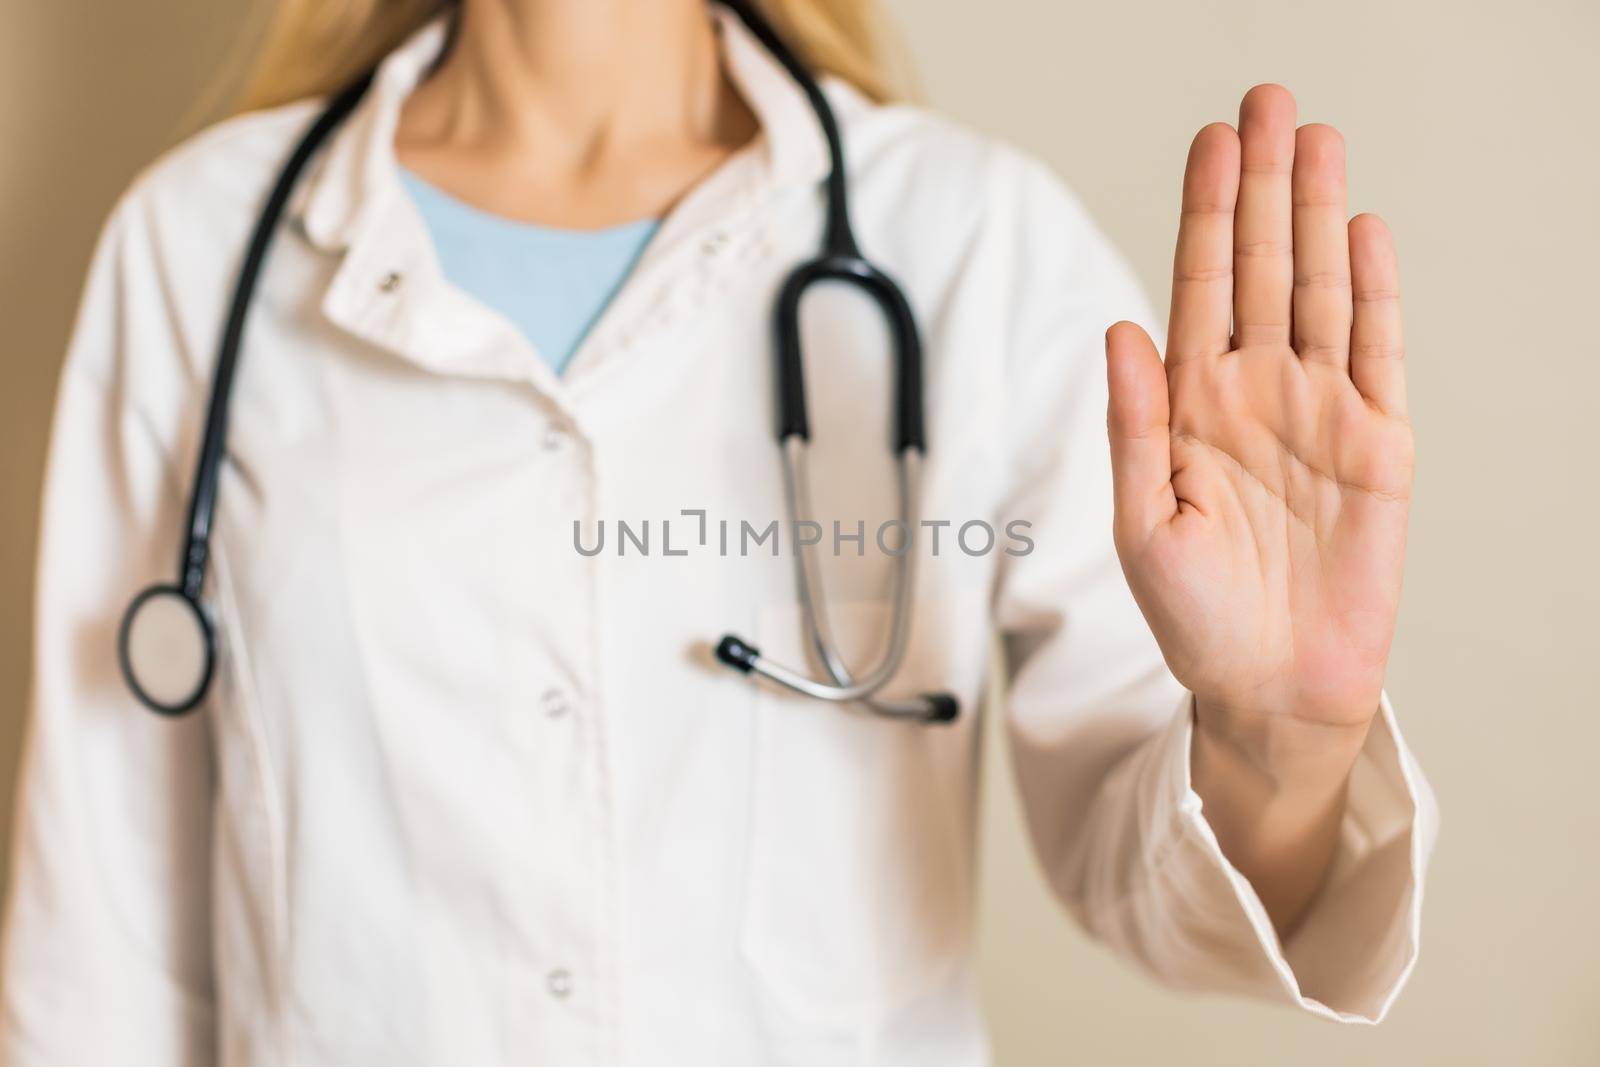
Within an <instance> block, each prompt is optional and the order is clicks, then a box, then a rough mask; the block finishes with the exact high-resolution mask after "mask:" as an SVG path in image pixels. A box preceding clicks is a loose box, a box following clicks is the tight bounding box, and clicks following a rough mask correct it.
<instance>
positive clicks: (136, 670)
mask: <svg viewBox="0 0 1600 1067" xmlns="http://www.w3.org/2000/svg"><path fill="white" fill-rule="evenodd" d="M718 2H720V3H722V4H723V5H724V6H725V7H727V8H728V9H729V10H730V11H732V12H733V13H734V14H735V15H736V16H738V18H739V20H740V21H741V22H743V23H744V24H745V26H746V27H748V28H749V30H750V32H751V34H752V35H753V36H754V37H755V38H756V39H757V40H758V41H760V42H761V44H762V46H763V47H764V48H766V49H767V51H769V52H770V53H771V54H772V56H773V58H775V59H776V60H777V61H778V62H779V63H780V64H781V65H782V66H783V67H784V69H785V70H787V71H788V73H789V75H790V77H792V78H793V79H794V80H795V82H796V83H798V84H799V86H800V88H801V89H803V90H804V91H805V94H806V98H807V100H808V101H809V102H810V104H811V108H812V110H813V111H814V112H815V113H816V117H817V123H818V125H820V126H821V128H822V132H823V135H824V136H825V137H826V139H827V142H828V156H829V164H830V169H829V171H828V178H827V184H826V190H827V215H826V220H827V221H826V224H825V226H824V229H823V239H822V252H821V254H820V255H818V256H817V257H816V258H814V259H811V260H807V261H806V262H804V263H802V264H800V265H799V266H798V267H796V268H795V269H794V270H793V271H792V272H791V273H790V274H789V276H788V278H787V280H785V282H784V284H783V288H782V290H781V291H780V292H779V295H778V304H777V308H776V315H775V325H776V327H777V330H776V337H775V341H776V348H777V357H778V360H777V370H778V373H777V384H778V444H779V447H780V449H781V451H782V455H783V472H784V495H785V504H786V506H787V508H788V511H789V517H790V519H791V528H793V526H794V525H795V524H798V523H799V522H800V521H801V517H802V516H808V515H810V514H811V494H810V483H809V479H808V476H807V469H806V451H807V448H808V446H809V442H810V437H811V431H810V427H809V424H808V422H807V418H806V398H805V375H804V369H803V367H802V359H801V351H800V298H801V297H802V296H803V295H804V293H805V291H806V290H807V289H808V288H810V287H811V286H812V285H813V284H814V283H816V282H819V281H834V282H842V283H844V284H846V285H849V286H852V287H854V288H855V289H857V290H860V291H861V292H864V293H865V294H867V295H868V296H870V297H871V298H872V299H873V301H874V302H875V303H876V304H877V305H878V307H879V309H880V310H881V311H882V312H883V314H884V315H885V316H886V317H887V318H888V320H889V325H890V330H891V335H892V338H893V342H894V349H895V361H896V384H895V389H896V395H895V406H894V442H893V444H894V451H895V457H896V465H897V480H898V487H899V498H900V517H899V522H900V524H901V530H902V531H903V534H904V536H905V538H906V539H907V541H906V543H905V544H903V545H902V546H901V549H902V550H901V551H900V552H898V553H897V554H896V555H895V557H894V558H895V562H894V565H893V569H892V572H891V575H890V583H891V590H892V609H891V610H892V614H891V618H890V623H889V636H888V642H887V644H886V645H885V647H884V649H883V652H882V653H881V655H880V656H879V658H878V661H877V663H876V664H874V665H873V666H872V667H871V668H870V669H869V670H866V671H864V672H861V673H860V674H857V673H855V672H853V671H852V670H851V669H850V668H849V666H848V665H847V664H846V663H845V661H844V658H843V656H842V655H841V654H840V652H839V649H838V645H837V644H836V642H835V641H834V638H833V633H832V630H831V628H830V627H829V625H828V613H827V604H826V594H825V591H824V589H823V584H822V576H821V573H820V571H819V569H818V567H817V566H816V559H815V557H814V555H813V553H812V550H813V548H814V545H811V544H805V543H801V544H797V545H796V548H795V577H796V583H797V585H798V587H799V594H800V607H801V615H802V617H803V619H804V623H805V627H806V631H807V634H808V637H809V642H810V646H811V651H812V652H813V653H815V655H816V657H817V659H818V660H819V661H820V663H821V664H822V666H823V669H824V670H825V671H826V672H827V677H826V679H818V678H814V677H812V676H811V675H809V674H807V673H806V672H804V671H798V670H794V669H792V668H789V667H785V666H783V665H782V664H779V663H777V662H775V661H773V660H771V659H768V658H767V657H765V656H763V655H762V654H761V652H760V650H758V649H756V648H755V647H753V646H752V645H750V644H748V643H746V642H745V641H743V640H741V639H740V638H738V637H736V636H734V635H732V634H728V635H727V636H725V637H723V638H722V640H721V641H720V642H719V643H718V644H717V648H716V655H717V658H718V659H719V660H720V661H722V662H723V663H725V664H727V665H728V666H729V667H732V668H734V669H735V670H738V671H741V672H744V673H747V674H748V673H750V672H752V671H753V672H755V673H756V674H759V675H761V676H762V677H764V678H767V679H770V680H771V681H773V682H775V683H776V684H778V685H780V686H783V687H784V688H786V689H789V690H792V691H794V692H796V693H800V694H802V695H804V696H808V697H814V698H816V699H818V700H828V701H834V702H839V703H848V704H855V705H858V706H860V707H863V708H866V709H868V710H870V711H872V712H875V713H877V714H880V715H885V716H890V717H894V718H902V719H910V720H915V721H922V722H949V721H951V720H953V719H954V718H955V717H956V715H957V713H958V711H959V705H958V704H957V702H956V699H955V698H954V697H952V696H950V695H949V694H947V693H927V694H923V695H921V696H918V697H913V698H909V699H903V700H886V699H880V698H878V697H877V696H876V694H877V693H878V692H879V691H880V690H881V689H882V688H883V687H884V686H885V685H886V684H888V682H889V680H890V679H891V678H893V677H894V675H895V673H896V672H897V671H898V670H899V668H900V665H901V664H902V662H904V660H905V655H906V645H907V640H908V638H909V626H910V618H911V587H912V581H913V566H912V557H913V555H914V553H913V552H912V550H911V544H910V539H911V538H912V535H913V532H914V531H915V530H916V529H917V517H918V511H917V505H918V500H917V489H918V486H919V484H920V480H921V460H922V456H923V452H924V440H923V425H922V346H921V342H920V340H919V339H918V336H917V325H916V321H915V319H914V318H913V317H912V314H911V306H910V305H909V304H908V303H907V302H906V298H905V295H904V294H903V293H901V291H900V289H899V287H898V286H897V285H895V283H894V282H893V281H891V280H890V278H889V277H888V276H887V275H886V274H884V273H883V272H882V271H880V270H879V269H878V268H877V267H875V266H873V265H872V264H871V263H869V262H868V261H867V260H866V259H865V258H863V257H862V255H861V252H860V250H859V249H858V248H857V247H856V241H855V235H854V234H853V233H852V232H851V229H850V218H849V212H848V210H847V196H846V193H847V190H846V185H845V169H844V148H843V145H842V143H841V140H840V136H839V126H838V123H837V121H836V120H835V118H834V115H833V109H832V108H831V107H829V105H828V101H827V98H826V97H824V96H823V94H822V89H821V88H820V87H819V86H818V85H817V83H816V80H815V79H814V78H812V76H811V74H810V72H809V71H807V70H806V68H805V66H804V65H803V64H801V62H800V60H799V59H798V58H797V57H796V56H795V55H794V53H793V52H791V51H790V50H789V48H788V46H787V45H785V44H784V42H783V40H782V39H781V38H780V37H779V36H778V35H777V33H776V32H774V30H773V29H772V27H771V26H769V25H768V24H767V22H766V21H765V20H764V19H763V18H761V17H760V16H759V15H758V14H757V13H756V12H755V10H754V9H752V8H751V7H750V6H749V4H748V3H747V0H718ZM372 78H373V72H370V71H369V72H368V73H366V74H364V75H362V76H361V77H360V78H358V79H357V80H356V81H355V82H353V83H352V84H351V85H349V86H348V87H347V88H345V89H343V90H341V91H340V92H339V93H338V95H336V96H335V97H334V98H333V100H332V101H331V102H330V103H329V104H328V106H327V108H326V109H325V110H324V111H323V112H322V114H321V115H319V116H318V117H317V119H316V121H315V122H313V123H312V124H311V127H310V128H309V129H308V130H307V131H306V132H305V134H304V135H303V136H302V137H301V139H300V141H299V143H298V144H296V145H295V148H294V151H293V152H292V153H291V154H290V156H289V159H288V161H287V162H286V163H285V164H284V165H283V169H282V170H281V171H280V172H279V174H278V177H277V180H276V181H275V182H274V183H273V186H272V191H271V193H270V195H269V196H268V197H267V202H266V204H265V205H264V206H263V207H262V209H261V214H260V216H259V217H258V218H257V220H256V224H255V228H254V230H253V231H252V233H251V236H250V244H249V246H248V248H247V250H246V252H245V257H244V263H243V265H242V266H241V268H240V271H239V277H238V279H237V281H236V282H235V285H234V290H233V298H232V300H231V301H230V303H229V307H228V318H227V322H226V325H225V326H224V329H223V332H222V343H221V347H220V349H219V352H218V356H217V365H216V370H215V372H214V375H213V378H212V383H211V399H210V402H209V404H208V405H207V408H206V423H205V430H204V433H203V436H202V437H201V441H200V454H199V458H198V461H197V463H196V467H195V474H194V482H193V485H192V487H191V490H190V493H189V511H188V524H187V527H186V529H187V531H188V532H187V537H186V540H185V542H184V546H183V554H182V556H181V557H180V559H179V561H178V579H177V581H176V582H174V583H170V584H169V583H158V584H156V585H152V586H150V587H149V588H147V589H145V590H144V591H143V592H141V593H139V595H138V596H136V597H134V599H133V602H132V603H131V604H129V605H128V610H127V613H126V614H125V615H124V616H123V619H122V626H121V628H120V630H119V632H118V638H117V653H118V658H119V660H120V661H121V665H122V673H123V676H124V677H125V678H126V679H127V682H128V686H129V688H131V689H132V690H133V694H134V696H136V697H138V699H139V700H140V702H142V703H143V704H144V705H145V706H146V707H148V708H149V709H150V710H151V711H154V712H157V713H159V714H162V715H182V714H184V713H185V712H188V711H191V710H193V709H194V708H195V707H196V706H197V705H198V704H199V703H200V701H201V699H202V698H204V696H205V694H206V690H207V689H208V688H209V687H210V685H211V677H212V675H213V674H214V673H215V667H216V658H217V636H216V629H215V627H214V625H213V623H212V620H211V614H210V612H209V611H208V610H207V608H206V607H205V605H204V604H203V602H202V601H201V592H202V589H203V587H204V585H205V575H206V564H207V561H208V560H209V558H210V555H211V531H212V527H213V525H214V520H215V517H216V506H217V486H218V481H219V477H220V474H221V467H222V458H223V447H224V444H225V442H226V439H227V430H228V405H229V400H230V398H231V395H232V391H233V380H234V374H235V371H236V370H237V368H238V364H239V350H240V346H241V343H242V341H243V337H244V327H245V319H246V316H247V314H248V312H249V310H250V303H251V300H252V298H253V296H254V294H255V288H256V282H257V281H258V280H259V278H260V275H261V267H262V264H263V262H264V261H265V260H266V256H267V251H268V249H269V248H270V247H271V245H272V239H273V236H274V235H275V233H276V232H277V229H278V223H279V221H280V220H281V218H282V215H283V211H284V207H285V205H286V204H287V203H288V200H289V195H290V193H291V192H292V191H293V189H294V186H295V182H296V181H297V180H298V179H299V177H300V173H301V171H303V170H304V169H305V166H306V164H307V162H309V161H310V159H311V157H312V155H313V154H314V153H315V152H316V150H317V148H318V147H319V146H320V145H321V144H322V143H323V141H325V140H326V139H327V137H328V135H329V134H330V133H332V132H333V130H334V129H335V128H337V127H338V125H339V124H340V123H341V122H343V121H344V119H345V118H346V117H348V116H349V114H350V113H351V112H352V111H353V110H355V107H356V105H357V104H358V103H360V101H361V99H362V97H363V96H364V95H365V94H366V91H367V89H368V87H369V86H370V85H371V84H372ZM796 540H797V541H798V540H799V539H796Z"/></svg>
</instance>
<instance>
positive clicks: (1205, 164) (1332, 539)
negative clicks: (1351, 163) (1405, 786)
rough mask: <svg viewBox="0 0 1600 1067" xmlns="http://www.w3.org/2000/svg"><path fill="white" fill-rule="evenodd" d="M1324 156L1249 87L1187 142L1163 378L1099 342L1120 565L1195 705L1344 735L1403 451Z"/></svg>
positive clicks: (1392, 397) (1401, 527)
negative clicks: (1232, 115)
mask: <svg viewBox="0 0 1600 1067" xmlns="http://www.w3.org/2000/svg"><path fill="white" fill-rule="evenodd" d="M1344 171H1345V168H1344V144H1343V140H1342V139H1341V138H1340V136H1339V134H1338V132H1337V131H1335V130H1333V129H1332V128H1330V127H1326V126H1315V125H1313V126H1305V127H1302V128H1300V129H1299V130H1296V128H1295V103H1294V98H1293V97H1292V96H1290V95H1289V93H1288V92H1287V91H1286V90H1284V89H1283V88H1281V87H1279V86H1271V85H1267V86H1258V87H1257V88H1255V89H1252V90H1251V91H1250V92H1249V93H1248V94H1247V95H1246V96H1245V99H1244V102H1243V104H1242V106H1241V108H1240V118H1239V129H1238V131H1237V132H1236V131H1235V130H1234V129H1233V127H1231V126H1228V125H1226V124H1223V123H1217V124H1214V125H1211V126H1207V127H1206V128H1205V129H1203V130H1201V131H1200V133H1199V134H1198V135H1197V136H1196V137H1195V140H1194V144H1193V147H1192V148H1191V149H1190V153H1189V162H1188V169H1187V171H1186V173H1185V175H1184V183H1183V214H1182V221H1181V224H1180V227H1179V232H1178V248H1177V255H1176V257H1175V267H1174V272H1173V295H1172V315H1171V321H1170V326H1169V330H1168V346H1167V357H1166V361H1165V365H1164V366H1163V363H1162V361H1161V358H1160V356H1159V354H1158V353H1157V351H1156V348H1155V345H1154V344H1153V343H1152V342H1151V340H1150V338H1149V337H1148V336H1147V335H1146V334H1145V333H1144V332H1143V331H1142V330H1140V329H1139V328H1138V327H1137V326H1134V325H1132V324H1131V323H1118V324H1117V325H1116V326H1114V327H1112V329H1111V331H1110V332H1109V333H1108V334H1107V358H1108V374H1109V380H1110V387H1111V406H1110V419H1109V422H1110V427H1111V445H1112V464H1113V470H1114V476H1115V487H1116V525H1115V534H1116V542H1117V550H1118V554H1119V556H1120V557H1121V560H1122V565H1123V569H1124V571H1125V572H1126V574H1127V577H1128V581H1129V584H1130V586H1131V587H1132V589H1133V593H1134V596H1135V598H1136V599H1137V600H1138V602H1139V606H1140V608H1141V609H1142V610H1143V612H1144V615H1145V618H1146V620H1147V621H1148V622H1149V624H1150V626H1151V629H1152V630H1153V631H1154V633H1155V636H1156V639H1157V641H1158V642H1159V643H1160V645H1161V649H1162V652H1163V654H1164V655H1165V657H1166V660H1167V663H1168V665H1169V666H1170V667H1171V669H1172V671H1173V673H1174V674H1175V675H1176V676H1177V677H1178V679H1179V680H1180V681H1181V682H1183V683H1184V685H1186V686H1187V687H1188V688H1189V689H1190V690H1191V691H1193V692H1194V693H1195V694H1196V696H1197V698H1198V700H1199V702H1200V706H1201V707H1202V708H1206V707H1212V708H1216V709H1220V712H1221V713H1226V714H1230V715H1235V714H1236V715H1239V716H1242V717H1244V718H1246V719H1249V718H1256V717H1263V716H1271V717H1274V718H1276V717H1281V716H1290V717H1293V718H1296V719H1299V720H1302V721H1304V722H1307V723H1311V724H1317V725H1348V726H1356V725H1360V724H1364V723H1365V722H1367V721H1369V720H1370V719H1371V717H1372V715H1373V714H1374V712H1375V711H1376V709H1377V705H1378V698H1379V693H1380V691H1381V689H1382V685H1383V674H1384V666H1385V662H1386V660H1387V657H1388V651H1389V644H1390V640H1391V638H1392V637H1393V633H1394V623H1395V612H1396V608H1397V606H1398V603H1399V596H1400V575H1401V563H1402V559H1403V556H1404V551H1405V534H1406V519H1407V512H1408V509H1409V502H1410V489H1411V471H1412V442H1411V430H1410V426H1409V424H1408V423H1407V421H1406V406H1405V381H1404V377H1403V374H1402V370H1401V351H1402V348H1401V336H1400V305H1399V297H1398V269H1397V266H1396V261H1395V255H1394V246H1393V242H1392V240H1391V239H1390V236H1389V232H1388V230H1387V228H1386V227H1385V226H1384V224H1383V223H1382V222H1381V221H1380V220H1379V219H1378V218H1376V217H1375V216H1371V215H1362V216H1358V217H1356V218H1355V219H1349V220H1347V216H1346V214H1345V173H1344Z"/></svg>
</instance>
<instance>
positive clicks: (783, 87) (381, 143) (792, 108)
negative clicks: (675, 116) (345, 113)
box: [290, 5, 828, 252]
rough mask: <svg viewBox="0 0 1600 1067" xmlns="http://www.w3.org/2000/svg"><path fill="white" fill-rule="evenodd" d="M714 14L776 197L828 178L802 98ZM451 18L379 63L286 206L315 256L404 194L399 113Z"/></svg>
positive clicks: (762, 52) (754, 45) (824, 154)
mask: <svg viewBox="0 0 1600 1067" xmlns="http://www.w3.org/2000/svg"><path fill="white" fill-rule="evenodd" d="M712 12H713V17H714V18H715V19H716V22H717V27H718V30H719V31H720V36H721V41H722V58H723V64H724V67H725V69H726V70H727V72H728V76H729V78H730V79H731V80H732V81H733V84H734V87H735V88H736V89H737V90H738V91H739V93H740V95H741V96H743V97H744V100H745V102H746V104H748V105H749V107H750V109H751V111H753V112H754V113H755V116H756V119H757V121H758V122H759V123H760V126H761V134H760V137H761V146H760V148H761V151H762V153H763V155H764V159H765V163H766V167H765V170H766V176H767V179H768V181H769V182H770V183H771V184H772V186H774V187H777V186H787V185H790V184H794V183H804V182H812V181H816V180H819V179H820V178H821V177H822V176H823V175H824V174H825V173H826V171H827V165H828V151H827V143H826V142H825V141H824V139H823V137H822V133H821V130H820V129H819V128H818V126H817V122H816V118H815V116H814V115H813V114H812V112H811V107H810V104H809V103H808V102H807V100H806V98H805V94H804V92H803V91H802V90H801V89H800V87H799V86H798V85H796V84H795V83H794V81H793V80H792V79H791V78H790V77H789V75H788V73H787V72H786V71H785V70H784V69H783V68H782V67H781V66H780V65H779V64H778V62H777V61H776V60H775V59H773V58H772V56H771V55H769V54H768V53H767V51H766V49H765V48H763V47H762V46H761V44H760V42H759V41H757V40H756V39H755V38H754V37H753V36H752V35H751V34H750V31H749V30H748V29H746V28H745V26H744V24H743V23H741V22H740V21H739V20H738V18H737V17H736V16H734V15H733V14H731V13H730V12H728V11H727V10H726V9H724V8H723V7H721V6H720V5H716V6H713V8H712ZM448 18H449V16H447V15H441V16H439V17H438V18H435V19H434V20H432V21H431V22H429V23H428V24H427V25H425V26H424V27H422V28H421V29H420V30H418V31H417V32H416V33H414V34H412V36H411V37H410V38H409V39H407V40H406V41H405V43H403V44H402V45H401V46H400V47H399V48H398V49H396V50H395V51H394V52H392V53H390V54H389V56H388V57H387V58H386V59H385V60H383V62H382V63H381V64H380V65H379V67H378V70H377V74H376V76H375V77H374V79H373V84H372V87H371V89H369V90H368V92H367V96H366V99H364V100H363V101H362V102H361V104H360V105H359V106H358V107H357V109H356V111H355V112H354V113H353V114H352V115H351V116H350V118H349V119H348V120H347V121H346V122H345V124H344V126H343V128H341V129H340V130H339V131H337V132H336V133H335V134H334V136H333V138H332V140H331V141H330V143H329V145H328V148H327V150H326V152H325V154H324V160H323V162H322V164H321V165H320V166H319V167H318V168H317V169H316V170H315V172H314V173H313V174H312V175H311V176H310V177H309V178H308V180H307V181H305V182H304V183H303V184H302V190H303V192H302V193H301V194H300V195H297V196H296V198H295V199H294V200H293V201H291V207H290V216H291V218H297V219H299V221H300V222H301V224H302V226H303V228H304V231H305V233H306V235H307V237H308V238H309V239H310V240H311V242H312V243H313V244H314V245H316V246H317V247H319V248H322V249H324V250H327V251H334V252H337V251H343V250H345V249H348V248H349V247H350V246H351V245H352V244H353V243H354V242H355V241H356V240H357V238H358V236H359V235H360V234H361V233H362V232H364V231H365V230H367V229H368V228H369V227H370V226H371V225H372V222H373V220H374V219H376V218H378V217H380V214H381V210H382V208H383V206H384V202H385V200H386V199H387V198H388V197H389V196H392V195H393V194H394V193H396V192H398V191H400V190H401V186H400V184H399V181H398V178H397V173H398V164H397V161H396V159H395V154H394V135H395V129H396V126H397V125H398V123H399V118H400V107H401V104H402V103H403V102H404V101H405V98H406V97H407V96H408V95H409V94H410V92H411V91H412V90H413V89H414V88H416V86H417V84H418V83H419V82H421V80H422V79H423V77H424V76H425V75H426V73H427V72H428V70H429V69H430V68H431V67H432V65H433V63H434V62H435V60H436V59H437V58H438V57H439V54H440V52H441V51H442V50H443V48H444V46H445V41H446V38H447V36H448V29H449V26H448Z"/></svg>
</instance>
